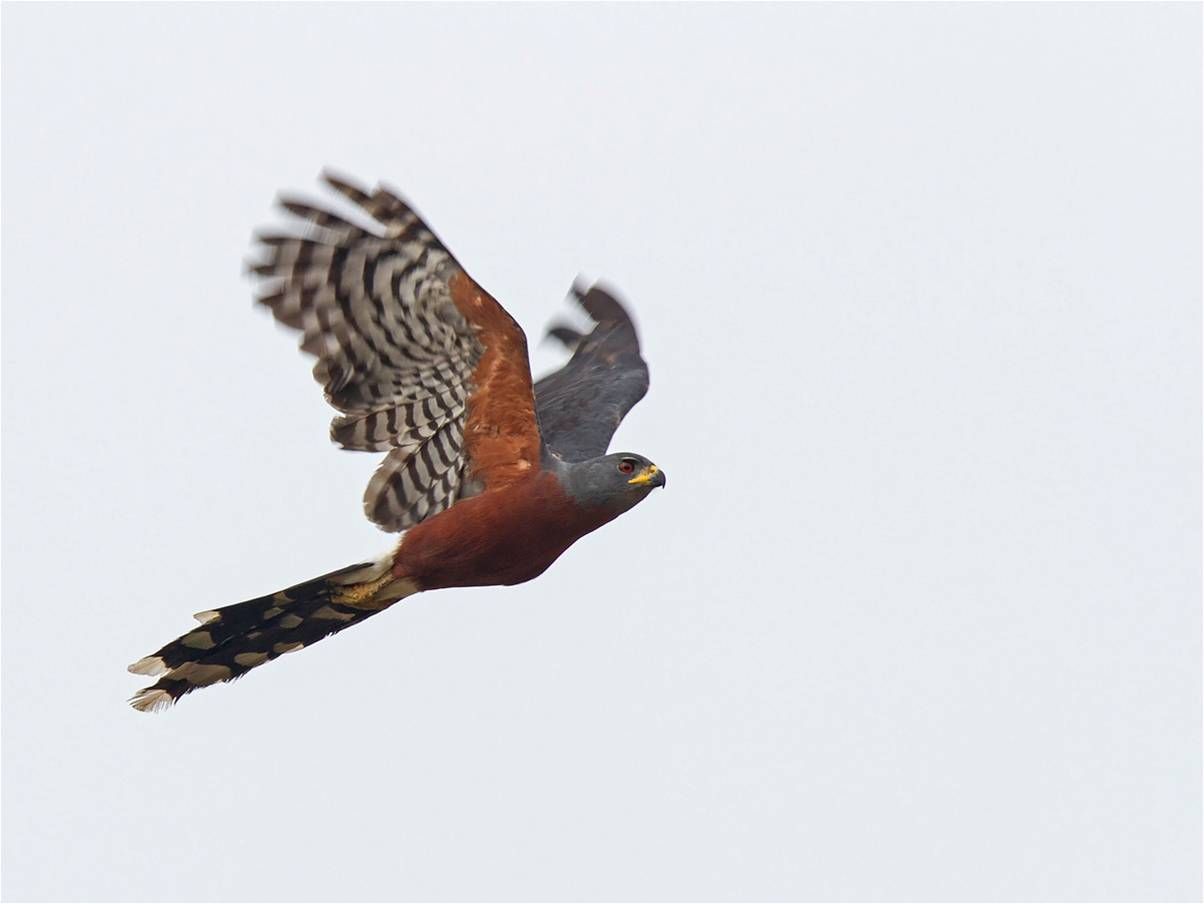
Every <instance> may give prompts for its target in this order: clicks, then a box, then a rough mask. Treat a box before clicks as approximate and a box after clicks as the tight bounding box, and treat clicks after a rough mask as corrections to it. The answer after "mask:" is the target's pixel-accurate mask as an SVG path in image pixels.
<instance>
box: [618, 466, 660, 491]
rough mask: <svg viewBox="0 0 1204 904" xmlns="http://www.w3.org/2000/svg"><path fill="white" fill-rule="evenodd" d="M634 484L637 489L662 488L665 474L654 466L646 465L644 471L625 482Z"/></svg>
mask: <svg viewBox="0 0 1204 904" xmlns="http://www.w3.org/2000/svg"><path fill="white" fill-rule="evenodd" d="M627 482H628V483H632V484H635V485H636V486H637V487H663V486H664V485H665V472H664V471H662V470H661V469H660V468H658V467H657V466H656V465H648V467H646V468H644V470H642V471H640V473H639V474H636V475H635V477H633V478H631V480H629V481H627Z"/></svg>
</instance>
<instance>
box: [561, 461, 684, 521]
mask: <svg viewBox="0 0 1204 904" xmlns="http://www.w3.org/2000/svg"><path fill="white" fill-rule="evenodd" d="M553 470H555V471H556V473H557V476H558V477H559V478H560V482H561V483H562V484H563V485H564V488H565V490H566V491H567V492H568V494H569V495H570V496H571V497H572V498H573V500H574V501H575V502H576V503H577V504H578V505H580V506H582V507H583V508H591V509H593V508H602V509H606V510H607V511H609V512H613V513H614V514H615V515H619V514H622V513H623V512H625V511H627V510H628V509H629V508H632V507H633V506H634V505H636V503H639V502H642V501H643V500H644V499H646V498H647V496H648V494H649V493H651V492H652V491H653V490H654V489H656V488H657V487H663V486H664V485H665V472H664V471H662V470H661V469H660V468H658V467H657V466H656V465H654V464H653V463H652V462H650V461H649V460H648V459H646V458H645V457H644V456H643V455H637V454H636V453H634V452H612V453H611V454H610V455H600V456H598V457H597V458H589V459H586V460H585V461H574V462H566V461H563V460H560V459H556V460H555V463H554V465H553Z"/></svg>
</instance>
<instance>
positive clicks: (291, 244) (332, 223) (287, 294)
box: [251, 173, 540, 531]
mask: <svg viewBox="0 0 1204 904" xmlns="http://www.w3.org/2000/svg"><path fill="white" fill-rule="evenodd" d="M322 178H323V181H324V182H326V184H327V185H329V186H330V187H331V188H333V189H335V190H336V191H338V192H339V193H340V194H341V195H343V196H344V197H346V198H347V199H349V200H350V201H351V202H352V203H353V204H354V205H355V206H356V207H358V208H359V210H360V211H361V212H362V213H363V214H366V215H367V217H368V218H369V219H370V224H369V225H362V226H361V225H358V224H356V223H353V222H351V221H350V220H348V219H345V218H344V217H342V216H340V215H338V214H336V213H333V212H332V211H329V210H326V209H324V208H321V207H317V206H314V205H312V204H309V203H306V202H303V201H299V200H295V199H290V198H283V199H281V202H280V204H281V206H282V207H283V208H284V209H285V210H286V211H288V212H289V213H291V214H293V215H294V216H295V217H297V218H299V219H300V220H301V221H302V222H301V224H300V226H299V228H298V229H296V230H295V231H293V232H286V233H264V234H260V235H258V236H257V237H256V238H257V241H258V243H259V249H260V250H261V251H262V253H263V255H264V259H263V260H262V262H261V263H257V264H255V265H253V266H252V267H251V270H252V272H253V273H255V274H256V275H257V276H259V277H261V278H262V279H263V280H264V282H263V284H262V286H261V288H260V294H259V295H258V300H259V301H260V303H262V304H264V305H265V306H266V307H267V308H269V309H270V310H271V312H272V314H273V315H274V316H275V318H276V319H277V320H279V321H280V322H281V323H283V324H286V325H287V326H290V327H292V328H294V329H297V330H300V331H301V332H302V334H303V336H302V341H301V348H302V349H303V350H304V351H307V352H309V353H310V354H312V355H315V356H316V357H317V359H318V360H317V363H316V364H315V365H314V378H315V379H316V380H317V381H318V382H319V383H320V384H321V385H322V388H323V390H324V391H325V393H326V399H327V401H329V402H330V404H331V405H333V406H334V407H335V408H337V409H338V410H339V411H340V412H342V415H341V416H339V417H336V418H335V419H334V421H333V422H332V423H331V425H330V435H331V438H332V439H334V441H335V442H337V443H339V444H340V445H342V446H343V448H345V449H361V450H365V451H373V452H387V453H388V454H387V455H386V456H385V459H384V461H383V462H382V463H381V466H380V467H379V468H378V469H377V471H376V473H375V474H374V475H373V477H372V480H371V481H370V482H369V484H368V489H367V492H366V493H365V495H364V509H365V512H366V513H367V515H368V517H369V518H370V519H371V520H372V521H374V522H375V523H376V524H377V525H379V526H380V527H381V528H383V529H385V530H389V531H399V530H404V529H405V528H407V527H412V526H413V525H415V524H417V523H418V522H419V521H421V520H423V519H424V518H427V517H429V516H431V515H433V514H436V513H437V512H440V511H443V510H444V509H446V508H448V507H449V506H451V505H452V504H453V503H455V501H456V500H457V499H458V498H461V497H462V496H466V495H472V494H475V493H478V492H483V491H486V490H489V489H493V488H496V487H498V486H502V485H504V484H506V483H509V482H511V481H513V480H515V479H517V478H518V477H519V476H521V475H522V474H523V473H525V472H526V471H528V470H529V469H530V468H531V467H533V466H536V465H537V464H538V462H539V455H540V439H539V428H538V426H537V422H536V419H535V406H534V397H533V394H532V387H531V371H530V366H529V364H528V361H527V340H526V337H525V336H524V335H523V331H522V328H521V327H520V326H519V325H518V324H517V323H515V321H514V319H513V318H512V317H511V316H510V315H509V314H507V313H506V311H505V309H504V308H502V306H501V305H500V304H498V303H497V302H496V301H495V300H494V299H493V298H491V297H490V296H489V294H488V293H486V292H485V291H484V290H483V289H482V288H481V287H480V286H478V285H477V284H476V283H475V282H474V281H473V280H472V279H471V278H470V277H469V276H468V274H466V273H465V272H464V270H463V268H462V267H461V266H460V265H459V263H457V261H456V259H455V258H454V257H452V255H451V253H450V252H449V251H448V250H447V249H446V248H445V247H444V246H443V244H442V242H440V241H439V239H438V238H437V237H436V236H435V234H434V233H433V232H431V230H430V229H429V228H428V227H427V225H426V224H425V223H424V222H423V221H422V219H421V218H419V216H418V215H417V214H416V213H415V212H414V211H413V210H412V209H411V208H410V206H409V205H408V204H407V203H406V202H405V201H404V200H402V199H401V198H400V197H398V195H397V194H395V193H394V192H392V191H390V190H388V189H386V188H384V187H382V186H378V187H377V188H376V189H375V190H373V191H372V192H371V193H369V192H367V191H365V190H364V189H362V188H360V187H359V186H356V185H353V184H352V183H350V182H348V181H347V180H345V179H342V178H340V177H337V176H334V175H332V174H330V173H323V176H322Z"/></svg>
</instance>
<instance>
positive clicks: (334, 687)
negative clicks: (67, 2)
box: [2, 4, 1201, 900]
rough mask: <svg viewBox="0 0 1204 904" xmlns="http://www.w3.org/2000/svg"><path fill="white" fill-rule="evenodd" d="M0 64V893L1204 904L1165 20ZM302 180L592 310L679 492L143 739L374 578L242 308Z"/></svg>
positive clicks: (685, 19) (732, 16) (1195, 254)
mask: <svg viewBox="0 0 1204 904" xmlns="http://www.w3.org/2000/svg"><path fill="white" fill-rule="evenodd" d="M3 19H4V21H3V25H4V29H3V73H2V74H3V226H4V231H3V454H4V457H3V466H4V467H3V491H4V495H3V506H4V508H3V526H4V532H3V563H4V573H3V597H4V609H3V720H4V723H3V727H4V747H3V783H4V787H3V817H4V830H5V831H4V837H3V894H4V897H5V898H7V899H11V900H16V899H31V900H44V899H56V898H57V899H107V900H119V899H127V900H195V899H230V898H239V899H246V898H250V899H261V898H262V899H268V900H285V899H300V900H311V899H329V900H344V899H365V900H388V899H411V898H425V899H438V900H447V899H466V898H469V899H471V898H491V899H493V898H497V899H508V900H520V899H528V900H529V899H547V898H571V899H586V900H593V899H604V898H611V899H630V898H640V899H649V898H651V899H681V898H703V899H737V898H753V899H773V900H779V899H804V900H812V899H835V900H865V899H910V900H919V899H924V900H928V899H932V900H948V899H991V900H999V899H1017V900H1033V899H1041V900H1059V899H1070V900H1084V899H1093V900H1121V899H1125V900H1132V899H1158V900H1191V899H1198V898H1199V896H1200V893H1201V855H1200V849H1201V772H1200V767H1201V693H1200V664H1201V620H1200V564H1201V563H1200V543H1201V533H1200V527H1201V511H1200V489H1201V488H1200V464H1201V444H1200V437H1201V430H1200V426H1201V424H1200V412H1201V391H1200V382H1201V367H1200V353H1199V347H1200V337H1201V282H1200V281H1201V277H1200V274H1201V201H1200V198H1201V175H1200V159H1201V112H1200V111H1201V88H1200V84H1201V81H1200V77H1201V50H1200V44H1199V38H1200V25H1201V7H1200V6H1199V5H1198V4H1179V5H1156V4H1142V5H1122V4H1116V5H1092V4H1073V5H1063V6H1057V5H1053V6H1050V5H1027V4H1024V5H1008V6H998V5H980V4H970V5H963V6H906V5H889V6H877V5H850V6H830V5H822V6H820V5H809V6H785V5H778V6H740V7H736V6H719V5H713V6H638V5H625V6H558V5H541V6H489V7H481V6H469V5H456V6H409V5H405V6H393V5H371V6H337V7H334V6H312V5H301V6H290V7H280V6H276V5H255V6H211V5H189V6H163V5H156V6H122V7H105V6H95V5H92V6H87V7H82V6H47V5H40V4H39V5H19V6H18V5H6V6H5V7H4V11H3ZM327 164H330V165H334V166H337V167H339V168H341V169H343V170H344V171H346V172H348V173H351V174H354V175H356V176H358V177H359V178H361V179H363V180H375V179H377V178H383V179H386V180H388V181H389V182H391V183H393V184H395V185H397V186H399V187H400V188H401V189H402V190H403V191H404V192H405V193H406V194H407V195H408V196H409V197H410V198H411V199H412V200H413V201H414V203H415V204H416V205H417V206H418V207H419V208H420V209H421V210H422V211H423V212H424V213H425V214H426V216H427V217H428V218H429V220H430V222H431V223H432V225H433V226H434V228H435V229H436V230H437V231H439V232H440V233H441V235H442V236H443V237H444V238H445V240H446V241H447V242H448V244H449V245H450V247H451V248H452V250H453V251H454V252H455V253H456V254H457V256H458V257H459V258H460V259H461V260H462V261H463V262H464V263H465V265H466V266H467V268H468V269H469V270H470V272H471V273H472V274H473V275H474V276H475V277H476V279H477V280H478V281H480V282H481V283H482V284H483V285H484V286H485V287H486V288H488V289H489V290H490V291H491V292H492V293H494V294H495V295H496V296H497V297H498V298H499V299H500V300H501V301H502V302H503V303H504V304H505V305H507V307H508V308H509V310H510V311H511V312H512V313H513V314H514V315H515V317H516V318H518V320H519V321H520V322H521V323H522V324H523V325H524V327H525V328H526V330H527V332H528V335H529V336H531V338H532V341H533V343H532V344H533V347H535V346H534V341H535V340H536V339H537V338H538V336H539V335H540V334H541V332H542V330H543V328H544V327H545V326H546V325H547V323H548V322H549V321H550V320H551V319H553V318H554V317H556V316H557V315H560V314H561V313H562V312H563V311H564V310H566V309H565V308H564V307H563V297H564V293H565V290H566V289H567V288H568V286H569V284H570V282H571V281H572V279H573V278H574V277H575V276H576V275H577V274H578V273H579V272H580V273H584V274H586V275H587V276H590V277H596V276H603V277H606V278H607V279H608V280H609V281H610V282H612V283H613V284H614V285H615V286H617V287H618V288H619V289H620V290H621V291H622V292H623V293H624V294H625V296H626V297H627V298H628V299H629V300H630V302H631V304H632V305H633V307H634V309H635V311H636V314H637V316H638V319H639V323H640V327H641V329H642V335H643V340H644V343H645V348H646V355H647V358H648V360H649V362H650V365H651V370H652V389H651V392H650V393H649V395H648V397H647V398H646V399H645V400H644V401H643V402H642V403H641V404H640V405H639V406H638V407H637V408H636V409H635V411H634V412H633V413H632V415H631V417H630V418H629V420H628V421H627V422H626V423H625V424H624V425H623V427H622V429H621V431H620V433H619V435H618V437H617V438H616V446H617V447H618V448H629V449H633V450H635V451H639V452H643V453H645V454H647V455H648V456H649V457H651V458H652V459H653V460H655V461H657V462H658V463H659V464H661V465H662V466H663V467H664V468H665V470H666V471H667V473H668V475H669V486H668V488H667V490H666V491H665V492H663V493H658V494H655V495H654V496H653V497H652V498H651V499H650V500H649V501H648V502H646V503H645V504H644V505H642V506H640V507H639V508H638V509H636V510H635V511H633V512H631V513H630V514H629V515H627V516H625V517H623V518H622V519H620V520H619V521H617V522H615V523H614V524H612V525H610V526H608V527H606V528H604V529H603V530H602V531H600V532H599V533H597V534H595V535H593V536H590V537H588V538H586V540H584V541H582V542H581V543H580V544H578V545H577V546H576V547H574V548H573V549H572V550H571V551H570V552H569V553H568V554H566V555H565V556H564V558H563V559H562V560H561V561H560V562H559V563H557V564H556V565H555V566H554V567H553V568H552V569H551V570H550V571H549V572H548V573H547V574H546V575H544V576H543V577H542V578H540V579H539V580H537V581H535V582H533V583H531V584H528V585H525V586H522V587H517V588H509V589H484V590H473V591H462V592H451V591H449V592H442V593H435V594H430V595H426V596H419V597H415V598H413V599H411V600H408V601H406V602H405V603H404V604H402V605H400V606H398V607H396V608H395V609H394V610H393V611H391V612H389V613H387V614H386V615H383V616H381V617H380V618H379V619H374V620H373V621H372V622H371V623H370V624H369V625H368V626H365V627H361V628H357V629H355V630H352V631H349V632H347V633H345V634H343V635H340V636H339V637H337V638H333V639H331V640H329V641H326V642H324V643H322V644H321V645H319V646H317V647H314V648H313V649H311V650H307V651H306V652H304V653H302V654H300V655H297V656H293V657H289V658H288V659H286V660H282V661H280V662H278V663H274V664H272V665H271V666H269V667H266V668H264V669H262V670H260V671H257V672H256V673H255V674H253V675H251V676H250V677H249V678H247V679H246V680H245V681H242V682H240V683H238V684H237V685H235V686H233V687H222V688H219V689H211V690H208V691H205V692H203V693H200V694H196V695H194V696H192V697H190V698H189V699H187V700H186V701H184V703H183V704H182V705H181V706H179V707H178V708H176V709H175V710H174V711H172V712H169V713H167V714H166V715H162V716H157V717H147V716H144V715H139V714H137V713H135V712H133V711H132V710H130V709H129V708H128V707H127V706H126V705H125V702H124V700H125V698H126V697H128V696H129V695H130V694H131V693H132V692H133V691H134V690H135V689H136V688H137V687H139V686H140V685H139V681H138V679H137V678H135V677H133V676H130V675H127V674H126V673H125V671H124V667H125V665H126V664H127V663H128V662H131V661H133V660H134V659H135V658H137V657H138V656H141V655H143V654H145V653H147V652H149V651H150V650H152V649H154V648H155V647H157V646H158V645H159V644H161V643H162V642H164V641H166V640H168V639H170V638H171V637H173V636H175V635H176V634H178V633H179V632H180V631H182V630H184V629H186V628H187V627H188V626H189V625H190V624H191V620H190V614H191V613H193V612H195V611H198V610H201V609H207V608H212V607H214V606H220V605H223V604H227V603H232V602H236V601H238V600H241V599H246V598H248V597H251V596H255V595H259V594H262V593H266V592H270V591H274V590H277V589H279V588H281V587H283V586H285V585H287V584H290V583H293V582H296V581H298V580H301V579H305V578H309V577H312V576H314V575H316V574H319V573H322V572H325V571H328V570H331V569H333V568H336V567H339V566H342V565H345V564H349V563H351V562H355V561H361V560H362V559H363V558H364V556H365V555H373V554H376V553H378V552H381V551H383V550H384V549H385V548H386V547H387V545H388V542H389V540H388V538H387V537H386V536H384V535H383V534H380V533H379V532H378V531H377V530H376V529H375V528H373V527H372V526H371V525H370V524H369V523H368V522H367V521H366V520H365V519H364V518H363V517H362V515H361V511H360V496H361V493H362V490H363V486H364V483H365V482H366V480H367V477H368V475H369V473H370V471H371V469H372V467H373V466H374V463H375V461H376V458H375V456H371V455H362V454H353V453H347V452H338V451H336V450H335V449H334V447H333V446H331V445H330V444H329V443H328V441H327V439H326V426H327V421H328V417H329V411H328V410H327V409H326V407H325V404H324V403H323V401H322V399H321V394H320V392H319V389H318V387H317V386H316V385H314V384H313V383H312V381H311V380H310V377H309V373H308V371H309V365H308V363H307V362H306V361H305V360H304V359H303V358H302V356H301V355H300V354H299V353H298V352H297V351H296V350H295V348H294V342H293V339H292V338H291V337H290V336H288V335H286V334H285V333H284V332H283V331H282V330H280V329H278V328H276V327H275V326H274V325H273V324H272V323H271V322H270V320H269V318H268V317H267V316H266V315H265V314H264V313H263V312H261V311H257V310H254V309H253V308H252V306H251V303H250V286H249V285H248V283H247V282H246V281H245V279H243V277H242V276H241V275H240V261H241V259H242V257H243V255H244V254H245V252H246V250H247V248H248V240H249V237H250V234H251V231H252V229H253V228H254V227H256V226H260V225H263V224H265V223H270V222H272V221H273V217H274V214H273V212H272V211H271V209H270V202H271V200H272V197H273V195H274V193H275V192H276V191H277V190H278V189H281V188H290V189H295V190H304V191H316V183H315V182H314V177H315V176H316V174H317V172H318V171H319V169H320V168H321V167H322V166H323V165H327ZM556 360H557V357H556V355H555V353H554V351H553V350H552V349H551V348H550V347H548V346H540V347H538V348H535V351H534V362H533V363H534V365H535V368H536V370H537V371H542V370H545V369H547V368H548V367H549V366H551V365H552V364H554V363H555V361H556Z"/></svg>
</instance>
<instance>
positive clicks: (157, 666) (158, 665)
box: [128, 656, 167, 678]
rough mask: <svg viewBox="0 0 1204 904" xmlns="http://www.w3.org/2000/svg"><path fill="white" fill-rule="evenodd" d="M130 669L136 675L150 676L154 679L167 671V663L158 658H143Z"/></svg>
mask: <svg viewBox="0 0 1204 904" xmlns="http://www.w3.org/2000/svg"><path fill="white" fill-rule="evenodd" d="M128 668H129V670H130V671H131V672H133V673H134V674H135V675H150V676H151V677H152V678H154V677H155V676H156V675H162V674H163V673H164V672H166V671H167V663H166V662H164V661H163V660H162V659H160V658H159V657H158V656H143V657H142V658H141V659H139V660H138V661H137V662H135V663H134V664H133V665H131V666H128Z"/></svg>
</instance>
